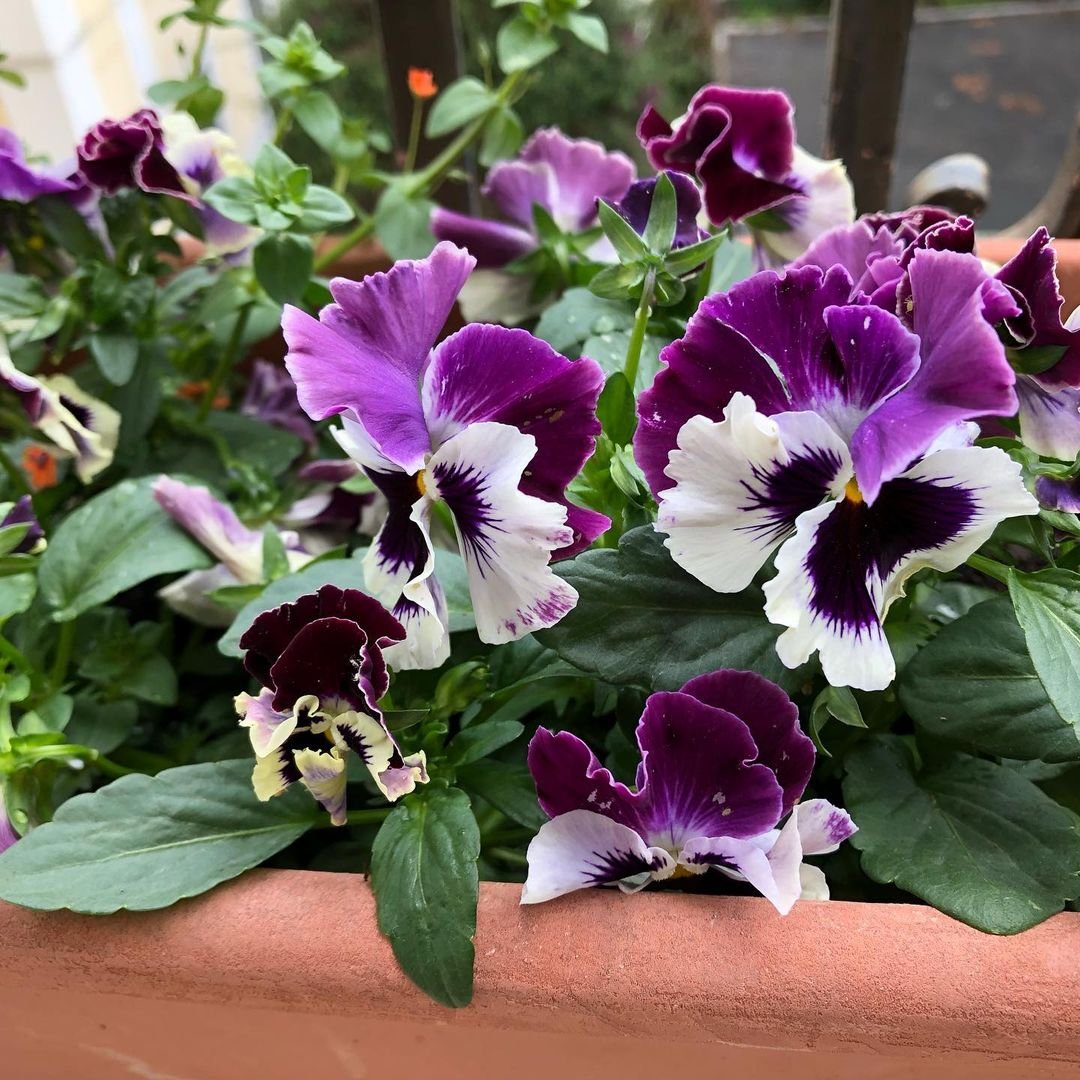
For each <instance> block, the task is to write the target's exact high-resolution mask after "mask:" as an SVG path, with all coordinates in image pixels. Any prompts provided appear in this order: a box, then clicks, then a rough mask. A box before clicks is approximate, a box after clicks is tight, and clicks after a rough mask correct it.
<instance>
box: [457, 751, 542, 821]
mask: <svg viewBox="0 0 1080 1080" xmlns="http://www.w3.org/2000/svg"><path fill="white" fill-rule="evenodd" d="M457 780H458V783H459V784H460V785H461V786H462V787H463V788H464V789H465V790H466V791H468V792H469V793H470V794H473V795H478V796H479V797H480V798H481V799H483V800H484V801H485V802H488V803H490V804H491V805H492V806H493V807H495V809H496V810H498V811H499V812H500V813H501V814H505V815H506V816H507V817H508V818H512V819H513V820H514V821H516V822H517V823H518V824H519V825H524V826H525V828H527V829H539V828H540V826H541V825H543V824H544V822H545V821H547V814H545V813H544V811H543V810H541V809H540V804H539V803H538V802H537V801H536V787H535V785H534V784H533V778H532V775H531V774H530V773H529V770H528V769H527V768H526V767H525V766H524V765H519V764H511V763H508V762H505V761H492V760H490V759H485V760H484V761H476V762H474V763H473V764H472V765H463V766H462V767H461V768H459V769H458V773H457Z"/></svg>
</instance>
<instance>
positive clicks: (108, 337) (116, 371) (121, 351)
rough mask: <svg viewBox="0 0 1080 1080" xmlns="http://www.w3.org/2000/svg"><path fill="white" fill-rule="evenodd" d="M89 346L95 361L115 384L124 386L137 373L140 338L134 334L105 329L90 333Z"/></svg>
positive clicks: (106, 376) (102, 372)
mask: <svg viewBox="0 0 1080 1080" xmlns="http://www.w3.org/2000/svg"><path fill="white" fill-rule="evenodd" d="M89 346H90V355H91V356H92V357H93V358H94V363H95V364H97V366H98V368H99V369H100V371H101V374H102V375H104V376H105V378H106V379H108V380H109V382H111V383H112V384H113V386H124V385H125V384H126V383H127V382H128V381H129V380H130V379H131V376H132V375H134V374H135V365H136V364H137V363H138V361H139V339H138V338H137V337H135V335H134V334H129V333H127V332H125V331H119V332H112V331H104V330H103V331H100V332H98V333H96V334H91V335H90V342H89Z"/></svg>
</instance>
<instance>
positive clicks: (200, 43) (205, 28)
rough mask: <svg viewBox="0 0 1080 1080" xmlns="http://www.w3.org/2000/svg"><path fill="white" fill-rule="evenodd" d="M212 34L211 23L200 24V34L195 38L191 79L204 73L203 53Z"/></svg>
mask: <svg viewBox="0 0 1080 1080" xmlns="http://www.w3.org/2000/svg"><path fill="white" fill-rule="evenodd" d="M209 34H210V24H209V23H200V24H199V36H198V38H197V39H196V40H195V51H194V52H193V53H192V54H191V73H190V75H189V76H188V77H189V78H191V79H197V78H198V77H199V76H200V75H201V74H202V66H203V55H204V53H205V52H206V39H207V37H208V36H209Z"/></svg>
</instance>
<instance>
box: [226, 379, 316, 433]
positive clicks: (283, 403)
mask: <svg viewBox="0 0 1080 1080" xmlns="http://www.w3.org/2000/svg"><path fill="white" fill-rule="evenodd" d="M240 411H241V412H242V413H243V414H244V415H245V416H254V417H255V418H256V419H258V420H261V421H262V422H263V423H264V424H269V425H270V426H271V427H276V428H279V429H280V430H281V431H288V432H290V433H291V434H293V435H295V436H297V438H300V439H303V440H304V442H306V443H307V444H308V446H310V447H311V448H313V449H314V447H315V443H316V439H315V429H314V428H313V427H312V426H311V421H310V420H309V419H308V418H307V417H306V416H305V415H304V410H303V409H301V408H300V402H299V401H297V400H296V384H295V383H294V382H293V381H292V379H291V378H289V373H288V372H287V371H286V370H285V369H284V368H283V367H281V365H280V364H272V363H271V362H270V361H269V360H256V361H255V362H254V363H253V364H252V366H251V376H250V377H249V379H248V383H247V389H246V390H245V391H244V399H243V401H241V402H240Z"/></svg>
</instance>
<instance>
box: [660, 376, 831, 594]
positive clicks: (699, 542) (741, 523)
mask: <svg viewBox="0 0 1080 1080" xmlns="http://www.w3.org/2000/svg"><path fill="white" fill-rule="evenodd" d="M665 472H666V474H667V475H668V476H669V477H671V479H672V480H674V481H675V486H674V487H671V488H668V489H667V490H666V491H663V492H662V493H661V494H660V513H659V517H658V520H657V523H656V527H657V528H658V529H659V530H660V531H661V532H665V533H667V534H668V538H667V540H665V544H666V545H667V547H668V549H669V550H670V552H671V556H672V558H673V559H674V560H675V562H677V563H678V564H679V565H680V566H681V567H682V568H683V569H684V570H687V571H689V572H690V573H691V574H693V575H694V576H695V577H696V578H698V580H700V581H702V582H704V583H705V584H706V585H708V586H709V587H710V588H712V589H716V590H717V592H740V591H741V590H743V589H745V588H746V586H747V585H749V584H750V582H751V580H752V579H753V577H754V574H756V573H757V571H758V570H759V569H760V568H761V566H762V565H763V564H764V563H765V561H766V559H768V557H769V555H770V554H771V552H772V551H773V550H774V549H775V548H776V547H777V546H778V545H779V544H781V543H782V542H783V541H784V540H785V539H786V538H787V537H788V536H789V535H790V534H791V531H792V530H793V529H794V526H795V520H796V518H798V516H799V514H801V513H802V512H803V511H805V510H808V509H810V508H811V507H814V506H817V505H818V504H819V503H820V502H821V500H822V499H824V498H826V497H827V496H828V495H829V494H830V493H832V494H834V495H835V494H838V493H839V492H838V490H837V488H838V487H839V489H840V490H842V489H843V485H844V483H846V481H847V479H848V477H849V476H850V475H851V461H850V458H849V457H848V452H847V448H846V446H845V445H844V443H843V441H842V440H841V439H840V438H839V437H838V436H837V435H836V434H835V433H834V432H833V431H832V429H831V428H830V427H829V426H828V424H826V423H825V421H824V420H822V419H821V418H820V417H818V416H816V415H814V414H813V413H780V414H778V415H777V416H764V415H762V414H761V413H759V412H757V411H756V409H755V406H754V402H753V400H752V399H751V398H749V397H747V396H746V395H745V394H740V393H737V394H735V395H734V396H733V397H732V399H731V402H730V403H729V404H728V407H727V409H726V410H725V412H724V419H723V420H721V421H719V422H714V421H711V420H709V419H707V418H706V417H704V416H695V417H693V418H692V419H690V420H688V421H687V422H686V424H684V425H683V427H682V429H681V430H680V431H679V435H678V447H677V449H675V450H673V451H672V452H671V457H670V459H669V464H668V466H667V469H666V470H665Z"/></svg>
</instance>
